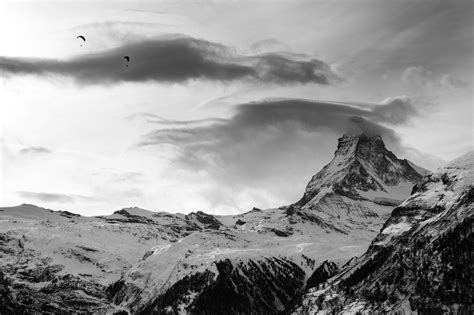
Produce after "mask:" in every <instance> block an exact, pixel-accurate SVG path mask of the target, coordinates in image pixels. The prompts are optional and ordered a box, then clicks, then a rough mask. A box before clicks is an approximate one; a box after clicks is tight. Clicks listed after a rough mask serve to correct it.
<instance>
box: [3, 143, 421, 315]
mask: <svg viewBox="0 0 474 315" xmlns="http://www.w3.org/2000/svg"><path fill="white" fill-rule="evenodd" d="M423 173H424V170H423V169H421V168H419V167H417V166H414V165H413V164H412V163H410V162H408V161H406V160H400V159H398V158H397V157H396V156H395V155H393V153H391V152H390V151H388V150H387V149H386V148H385V146H384V143H383V141H382V139H381V138H380V137H372V136H366V135H345V136H343V137H342V138H340V139H339V143H338V147H337V150H336V152H335V156H334V158H333V160H332V161H331V162H330V163H329V164H328V165H327V166H325V167H324V168H323V169H322V170H321V171H320V172H319V173H317V174H316V175H314V176H313V178H312V179H311V181H310V182H309V184H308V186H307V188H306V191H305V193H304V195H303V197H302V198H301V200H299V201H298V202H296V203H294V204H291V205H289V206H282V207H279V208H274V209H267V210H260V209H257V208H254V209H252V210H251V211H248V212H246V213H242V214H239V215H234V216H212V215H209V214H206V213H204V212H202V211H198V212H193V213H190V214H187V215H185V214H171V213H166V212H152V211H147V210H143V209H139V208H125V209H121V210H118V211H116V212H114V213H113V214H112V215H108V216H97V217H83V216H80V215H77V214H73V213H70V212H67V211H52V210H49V209H43V208H39V207H35V206H32V205H21V206H18V207H11V208H0V265H1V266H2V268H1V270H0V301H1V308H0V312H1V313H12V312H13V313H34V312H45V311H49V312H53V313H71V312H72V313H75V312H94V313H107V312H108V313H110V312H125V313H126V312H131V313H133V314H150V313H156V314H163V313H171V314H172V313H180V312H186V313H194V314H201V313H228V312H233V313H248V312H254V313H286V312H288V311H289V310H290V309H292V308H293V307H294V306H295V304H296V303H297V301H298V300H299V299H300V296H301V294H302V293H303V292H304V290H305V289H307V288H310V287H311V286H317V285H319V284H320V283H322V282H324V281H326V280H327V279H328V278H330V277H332V276H333V275H334V274H335V273H337V272H338V271H339V269H340V268H341V267H343V266H342V265H343V263H345V262H346V261H348V260H349V259H350V258H351V257H354V256H357V255H361V254H362V253H363V252H364V251H365V250H366V249H367V246H368V245H369V244H370V241H371V240H372V239H373V238H374V237H375V236H376V235H377V232H378V230H379V229H380V227H381V226H382V224H383V222H384V221H385V220H386V218H387V217H388V216H389V214H390V211H391V210H392V209H393V205H395V204H399V203H400V202H401V200H403V199H404V198H406V197H408V196H409V194H410V192H411V190H412V187H413V186H414V185H416V184H417V183H418V182H419V181H420V180H421V178H422V175H423ZM214 301H219V303H214Z"/></svg>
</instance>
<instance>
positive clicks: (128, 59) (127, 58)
mask: <svg viewBox="0 0 474 315" xmlns="http://www.w3.org/2000/svg"><path fill="white" fill-rule="evenodd" d="M123 59H125V60H127V65H126V66H127V67H128V63H129V62H130V56H123Z"/></svg>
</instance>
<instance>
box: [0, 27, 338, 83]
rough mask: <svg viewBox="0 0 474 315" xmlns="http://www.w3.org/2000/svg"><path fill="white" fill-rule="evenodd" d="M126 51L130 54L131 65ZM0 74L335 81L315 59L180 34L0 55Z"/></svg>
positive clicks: (114, 79)
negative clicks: (95, 47)
mask: <svg viewBox="0 0 474 315" xmlns="http://www.w3.org/2000/svg"><path fill="white" fill-rule="evenodd" d="M125 55H127V56H130V62H129V63H128V65H129V67H125V62H124V59H123V57H124V56H125ZM0 75H3V76H11V75H37V76H50V75H60V76H67V77H71V78H73V79H74V80H75V81H76V82H77V83H79V84H82V85H88V84H116V83H120V82H146V81H156V82H166V83H175V82H184V81H188V80H194V79H205V80H213V81H232V80H252V81H257V82H264V83H274V84H305V83H316V84H329V83H330V82H332V81H335V80H337V76H336V75H335V74H334V73H333V72H332V71H331V69H330V67H329V66H328V65H327V64H326V63H325V62H323V61H321V60H318V59H308V58H307V59H302V58H296V56H290V55H282V54H276V53H274V54H264V55H255V56H242V55H237V54H236V53H234V52H233V50H232V49H230V48H228V47H226V46H224V45H221V44H216V43H211V42H208V41H204V40H200V39H194V38H190V37H183V36H165V37H160V38H155V39H147V40H142V41H140V42H135V43H132V44H125V45H122V46H119V47H116V48H112V49H107V50H104V51H102V52H98V53H93V54H87V55H82V56H79V57H76V58H72V59H69V60H54V59H34V58H15V57H0Z"/></svg>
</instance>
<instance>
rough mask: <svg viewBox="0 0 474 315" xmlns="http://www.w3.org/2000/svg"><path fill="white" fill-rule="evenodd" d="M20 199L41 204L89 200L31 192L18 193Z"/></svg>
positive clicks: (88, 198)
mask: <svg viewBox="0 0 474 315" xmlns="http://www.w3.org/2000/svg"><path fill="white" fill-rule="evenodd" d="M17 193H18V195H20V197H22V198H25V199H28V200H36V201H42V202H57V203H72V202H75V201H76V200H90V199H91V198H90V197H86V196H79V195H68V194H60V193H45V192H33V191H18V192H17Z"/></svg>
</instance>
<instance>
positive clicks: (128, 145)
mask: <svg viewBox="0 0 474 315" xmlns="http://www.w3.org/2000/svg"><path fill="white" fill-rule="evenodd" d="M0 12H1V18H0V39H1V40H0V99H1V101H0V124H1V125H0V126H1V128H0V132H1V133H0V149H1V151H0V152H1V155H0V176H1V177H0V178H1V181H0V205H1V206H13V205H18V204H21V203H31V204H36V205H39V206H42V207H46V208H51V209H55V210H68V211H72V212H76V213H81V214H84V215H103V214H109V213H112V212H113V211H115V210H118V209H121V208H124V207H129V206H138V207H141V208H145V209H149V210H153V211H169V212H182V213H189V212H191V211H198V210H201V211H205V212H207V213H211V214H236V213H241V212H245V211H248V210H250V209H251V208H252V207H258V208H269V207H278V206H281V205H285V204H289V203H292V202H295V201H297V200H298V199H299V198H300V197H301V196H302V194H303V192H304V188H305V186H306V184H307V182H308V181H309V179H310V178H311V176H312V175H313V174H315V173H316V172H317V171H319V170H320V169H321V168H322V167H323V166H324V165H325V164H327V163H328V162H329V161H330V160H331V158H332V155H333V153H334V151H335V149H336V146H337V139H338V138H339V137H340V136H342V135H343V134H344V133H347V132H350V133H354V132H370V133H377V134H380V135H381V136H382V138H383V139H384V141H385V143H386V146H387V147H388V148H389V149H390V150H392V151H393V152H394V153H395V154H397V156H398V157H400V158H408V159H410V160H411V161H412V162H414V163H416V164H418V165H420V166H422V167H425V168H428V169H431V170H434V169H436V168H437V167H438V166H441V165H443V164H444V163H445V162H446V161H449V160H451V159H454V158H456V157H457V156H460V155H461V154H463V153H465V152H467V151H469V150H472V148H473V146H474V141H473V134H474V128H473V121H474V116H473V109H472V107H473V106H472V103H473V73H474V60H473V56H474V54H473V53H474V51H473V50H474V48H473V45H474V38H473V19H472V16H473V2H472V1H464V0H455V1H434V0H433V1H431V0H418V1H412V0H409V1H408V0H407V1H405V0H400V1H399V0H395V1H378V0H350V1H349V0H347V1H344V0H343V1H329V0H328V1H113V2H112V1H106V2H99V1H58V2H46V1H15V2H8V1H0ZM78 36H84V38H85V41H84V40H82V38H78ZM124 56H129V57H130V60H129V61H128V60H126V59H125V58H124Z"/></svg>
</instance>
